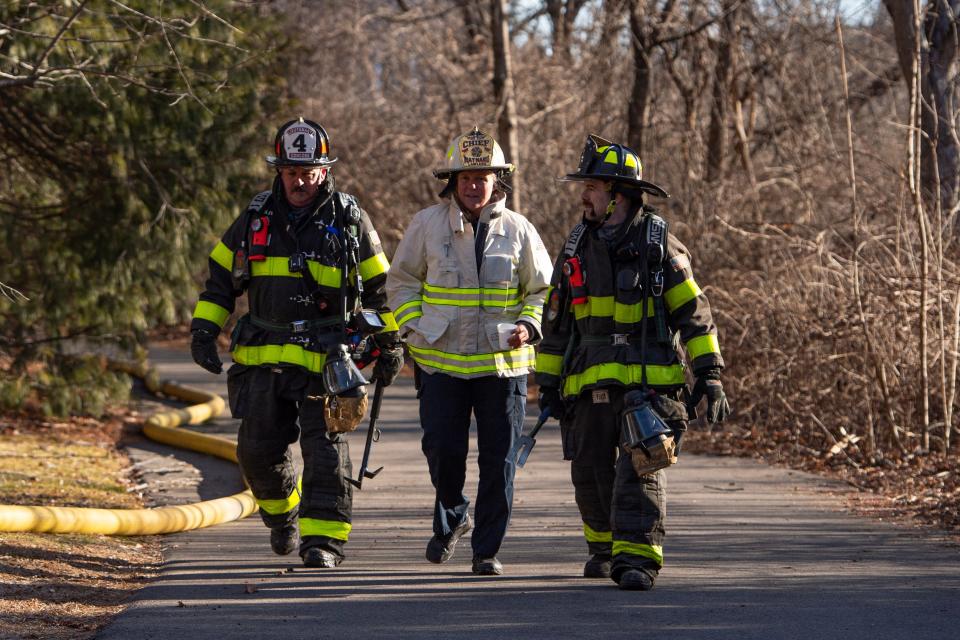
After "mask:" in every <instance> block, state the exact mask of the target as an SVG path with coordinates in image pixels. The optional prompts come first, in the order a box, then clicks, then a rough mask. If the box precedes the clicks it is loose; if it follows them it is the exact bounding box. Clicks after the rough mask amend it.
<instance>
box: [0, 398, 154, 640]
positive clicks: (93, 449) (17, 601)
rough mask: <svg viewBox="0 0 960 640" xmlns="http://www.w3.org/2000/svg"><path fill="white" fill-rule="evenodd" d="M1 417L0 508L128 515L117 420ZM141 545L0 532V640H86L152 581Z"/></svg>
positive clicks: (129, 498)
mask: <svg viewBox="0 0 960 640" xmlns="http://www.w3.org/2000/svg"><path fill="white" fill-rule="evenodd" d="M126 419H129V417H127V416H123V415H112V416H110V417H108V419H106V420H105V421H99V420H92V419H88V418H74V419H71V420H64V421H51V420H47V419H40V418H34V417H30V416H23V415H17V416H10V415H7V416H3V417H0V434H2V435H0V460H2V469H3V470H2V471H0V503H3V504H23V505H32V504H44V505H59V506H97V507H107V508H137V507H140V506H142V504H141V503H140V502H139V499H138V498H137V497H136V496H135V495H133V494H132V493H130V492H128V488H129V487H130V486H131V484H132V483H131V481H130V478H129V468H130V465H129V462H128V461H127V459H126V457H125V456H124V455H123V454H122V452H121V451H119V450H118V449H117V448H116V443H117V441H118V440H119V438H120V436H121V434H122V431H123V425H124V421H125V420H126ZM159 562H160V545H159V542H158V541H157V539H156V538H150V537H128V538H123V537H108V536H94V535H49V534H32V533H5V534H0V639H4V640H6V639H13V638H53V639H59V638H71V639H83V638H91V637H93V635H94V634H95V633H96V631H97V630H98V629H100V628H102V627H103V626H104V625H105V624H106V623H107V622H109V620H110V619H111V618H112V617H113V616H115V615H117V614H118V613H119V612H120V611H121V610H122V609H123V608H124V606H125V605H126V603H127V602H128V601H129V599H130V596H131V595H132V594H133V593H134V592H135V591H136V590H137V589H139V588H141V587H142V586H143V585H144V584H145V583H146V582H147V581H148V580H149V579H150V578H151V577H152V576H153V575H154V574H155V573H156V570H157V567H158V564H159Z"/></svg>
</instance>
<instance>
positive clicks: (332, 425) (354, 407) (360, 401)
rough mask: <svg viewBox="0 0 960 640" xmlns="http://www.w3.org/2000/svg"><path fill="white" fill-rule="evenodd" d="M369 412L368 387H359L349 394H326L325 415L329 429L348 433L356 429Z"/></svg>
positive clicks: (333, 431)
mask: <svg viewBox="0 0 960 640" xmlns="http://www.w3.org/2000/svg"><path fill="white" fill-rule="evenodd" d="M366 413H367V389H366V387H358V388H357V389H356V390H354V391H352V392H351V394H350V395H349V396H345V395H341V396H324V398H323V417H324V419H325V420H326V422H327V431H330V432H332V433H347V432H350V431H355V430H356V428H357V426H358V425H359V424H360V423H361V422H362V421H363V416H364V415H365V414H366Z"/></svg>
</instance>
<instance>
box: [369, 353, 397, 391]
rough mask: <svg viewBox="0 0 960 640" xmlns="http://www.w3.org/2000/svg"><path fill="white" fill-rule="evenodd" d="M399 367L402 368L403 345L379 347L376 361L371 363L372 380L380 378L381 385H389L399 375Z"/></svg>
mask: <svg viewBox="0 0 960 640" xmlns="http://www.w3.org/2000/svg"><path fill="white" fill-rule="evenodd" d="M401 369H403V345H401V344H395V345H392V346H389V347H380V355H379V356H377V363H376V364H375V365H373V379H374V381H377V380H380V381H382V382H383V386H385V387H389V386H390V385H391V384H393V381H394V380H396V379H397V376H399V375H400V370H401Z"/></svg>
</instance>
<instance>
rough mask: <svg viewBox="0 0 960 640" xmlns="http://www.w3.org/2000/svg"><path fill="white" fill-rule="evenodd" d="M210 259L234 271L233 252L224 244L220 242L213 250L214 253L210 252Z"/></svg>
mask: <svg viewBox="0 0 960 640" xmlns="http://www.w3.org/2000/svg"><path fill="white" fill-rule="evenodd" d="M210 259H211V260H213V261H214V262H216V263H217V264H218V265H220V266H221V267H223V268H224V269H226V270H227V271H231V270H232V269H233V251H230V249H228V248H227V245H225V244H223V243H222V242H218V243H217V246H215V247H214V248H213V251H211V252H210Z"/></svg>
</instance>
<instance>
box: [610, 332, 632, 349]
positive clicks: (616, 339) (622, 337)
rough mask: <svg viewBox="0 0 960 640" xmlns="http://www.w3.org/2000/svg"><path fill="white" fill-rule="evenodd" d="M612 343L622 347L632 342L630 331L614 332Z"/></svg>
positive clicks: (611, 337)
mask: <svg viewBox="0 0 960 640" xmlns="http://www.w3.org/2000/svg"><path fill="white" fill-rule="evenodd" d="M610 344H612V345H613V346H615V347H621V346H624V345H628V344H630V334H629V333H613V334H611V335H610Z"/></svg>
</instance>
